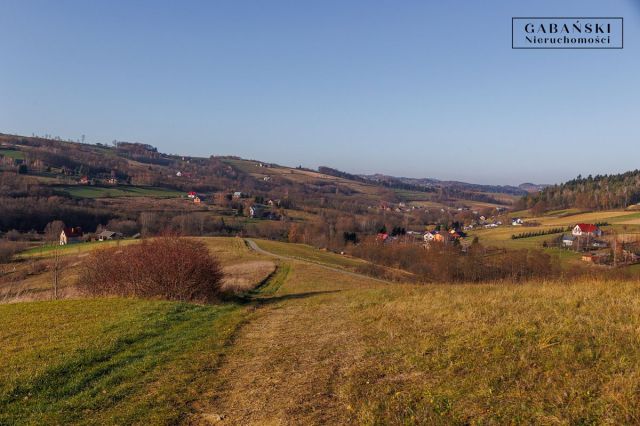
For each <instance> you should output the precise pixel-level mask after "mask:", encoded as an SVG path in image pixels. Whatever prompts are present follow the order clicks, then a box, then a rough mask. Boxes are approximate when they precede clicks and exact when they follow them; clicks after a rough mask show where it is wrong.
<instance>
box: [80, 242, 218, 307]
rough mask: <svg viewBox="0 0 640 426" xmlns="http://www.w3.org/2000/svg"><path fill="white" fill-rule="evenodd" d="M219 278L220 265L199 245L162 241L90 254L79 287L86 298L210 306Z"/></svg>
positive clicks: (82, 271)
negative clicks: (163, 300) (199, 303)
mask: <svg viewBox="0 0 640 426" xmlns="http://www.w3.org/2000/svg"><path fill="white" fill-rule="evenodd" d="M222 277H223V273H222V270H221V268H220V264H219V263H218V261H217V260H216V259H215V258H213V257H212V256H211V255H209V252H208V250H207V248H206V246H205V245H204V244H203V243H201V242H199V241H194V240H189V239H185V238H174V237H161V238H158V239H153V240H145V241H142V242H141V243H140V244H133V245H128V246H124V247H116V248H107V249H104V250H97V251H95V252H93V253H91V254H90V255H89V256H88V258H87V259H86V260H85V262H84V263H83V265H82V267H81V272H80V277H79V286H80V287H81V288H82V290H83V292H84V293H85V294H88V295H91V296H123V297H143V298H154V299H166V300H179V301H192V302H203V303H204V302H207V303H210V302H213V301H215V300H217V298H218V296H219V294H220V287H221V284H222Z"/></svg>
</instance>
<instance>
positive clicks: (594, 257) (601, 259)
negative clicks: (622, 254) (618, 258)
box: [582, 252, 611, 265]
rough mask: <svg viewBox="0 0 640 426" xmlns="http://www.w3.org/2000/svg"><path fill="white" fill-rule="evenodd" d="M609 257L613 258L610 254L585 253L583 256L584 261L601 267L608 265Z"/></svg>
mask: <svg viewBox="0 0 640 426" xmlns="http://www.w3.org/2000/svg"><path fill="white" fill-rule="evenodd" d="M609 257H611V256H610V254H609V253H605V252H598V253H585V254H583V255H582V261H583V262H589V263H595V264H600V265H601V264H604V263H607V260H609Z"/></svg>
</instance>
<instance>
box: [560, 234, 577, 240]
mask: <svg viewBox="0 0 640 426" xmlns="http://www.w3.org/2000/svg"><path fill="white" fill-rule="evenodd" d="M575 240H576V237H575V236H574V235H563V236H562V241H575Z"/></svg>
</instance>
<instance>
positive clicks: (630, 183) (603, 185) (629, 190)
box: [519, 170, 640, 212]
mask: <svg viewBox="0 0 640 426" xmlns="http://www.w3.org/2000/svg"><path fill="white" fill-rule="evenodd" d="M639 202H640V170H634V171H630V172H626V173H620V174H612V175H596V176H591V175H589V176H587V177H582V176H578V177H577V178H575V179H572V180H569V181H567V182H565V183H562V184H559V185H551V186H546V187H545V188H543V189H542V190H541V191H538V192H535V193H534V192H531V193H530V194H528V195H527V196H526V197H525V198H524V199H523V200H522V201H521V203H520V204H521V205H520V206H519V207H522V208H535V209H536V210H537V211H539V212H542V211H544V210H547V209H566V208H582V209H593V210H606V209H614V208H626V207H628V206H630V205H632V204H637V203H639Z"/></svg>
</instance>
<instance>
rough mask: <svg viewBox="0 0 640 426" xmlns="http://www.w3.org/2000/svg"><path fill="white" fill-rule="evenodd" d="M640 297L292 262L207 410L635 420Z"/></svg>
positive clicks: (622, 288)
mask: <svg viewBox="0 0 640 426" xmlns="http://www.w3.org/2000/svg"><path fill="white" fill-rule="evenodd" d="M639 294H640V284H638V283H637V282H617V283H611V282H610V283H602V282H588V281H586V282H582V283H576V284H563V283H531V284H527V285H520V286H517V285H501V284H495V285H459V286H450V285H438V286H411V285H382V284H376V283H372V282H370V281H368V280H366V279H364V278H363V279H361V278H356V277H352V276H347V275H344V274H340V273H338V272H331V271H326V270H321V269H320V268H319V267H317V266H315V265H311V264H306V263H302V262H293V268H292V272H291V274H290V275H289V277H288V279H287V281H286V283H285V285H283V286H282V287H281V288H280V290H279V291H278V292H277V293H276V295H275V296H276V297H274V298H273V300H271V301H270V302H269V303H268V304H266V305H265V306H264V307H263V308H262V309H261V310H259V311H258V313H257V317H256V320H255V321H254V322H252V323H250V324H248V325H247V326H245V327H244V328H243V329H242V331H241V332H240V333H239V335H238V337H237V339H236V342H235V345H234V347H233V348H232V349H231V351H230V353H229V354H228V357H227V358H226V359H227V362H226V363H225V364H224V365H223V367H222V369H221V371H220V375H219V377H218V379H219V380H220V384H219V386H218V388H217V391H216V392H215V393H214V394H213V395H212V396H211V402H210V404H209V405H207V406H205V407H202V411H203V412H204V413H207V414H209V415H211V414H212V413H214V414H216V415H223V416H225V418H226V419H227V420H228V421H229V422H230V423H232V424H264V423H269V424H291V423H296V424H320V423H322V424H345V423H357V424H452V423H453V424H456V423H458V424H468V423H473V424H475V423H479V424H485V423H489V424H492V423H511V422H516V423H529V424H531V423H533V424H540V423H542V424H566V423H573V424H587V423H589V424H591V423H614V424H615V423H618V424H619V423H627V424H628V423H637V422H638V421H640V417H638V416H640V403H639V402H638V399H637V397H636V395H637V392H638V390H637V378H638V377H639V376H640V349H639V346H638V344H637V342H638V340H639V339H640V332H639V331H638V330H640V302H638V300H640V299H638V295H639Z"/></svg>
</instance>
